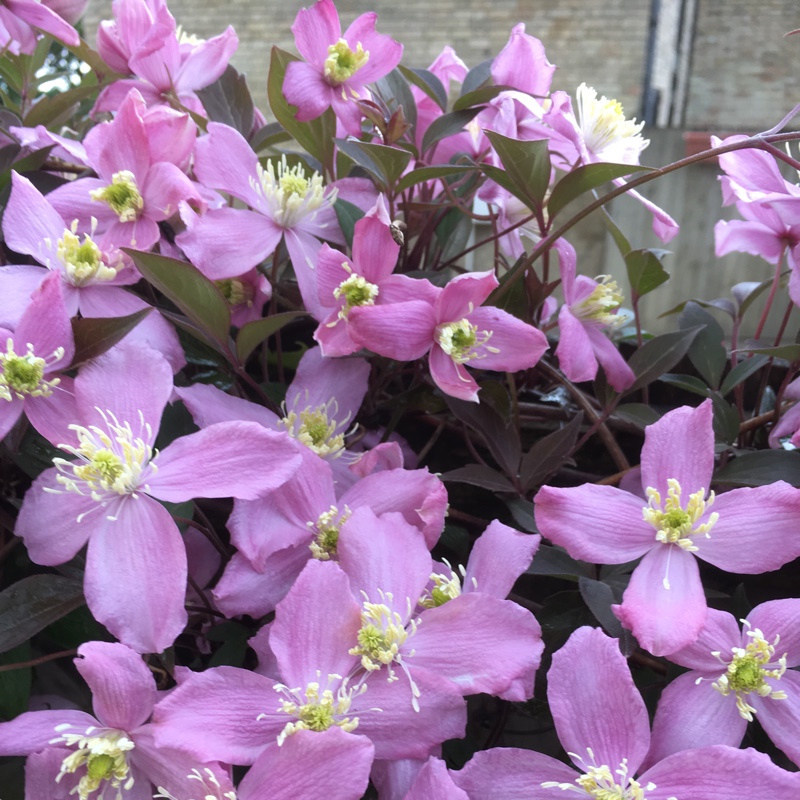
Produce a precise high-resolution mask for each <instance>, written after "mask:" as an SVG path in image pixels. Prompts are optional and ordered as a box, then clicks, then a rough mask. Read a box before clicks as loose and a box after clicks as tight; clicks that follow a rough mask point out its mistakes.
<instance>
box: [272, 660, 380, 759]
mask: <svg viewBox="0 0 800 800" xmlns="http://www.w3.org/2000/svg"><path fill="white" fill-rule="evenodd" d="M318 676H319V673H318ZM332 683H333V684H336V683H338V684H339V685H338V688H337V689H336V692H335V693H334V691H333V690H332V689H331V688H330V686H331V684H332ZM327 687H328V688H326V689H323V690H322V691H320V684H319V682H317V681H312V682H311V683H309V684H308V685H307V686H306V689H305V691H304V692H303V690H302V689H300V688H299V687H298V688H296V689H290V688H289V687H288V686H285V685H284V684H282V683H278V684H275V686H274V687H273V688H274V689H275V690H276V691H277V692H280V693H281V694H283V695H284V696H285V697H286V699H285V700H281V701H280V703H281V706H280V708H279V709H278V711H281V712H283V713H284V714H289V715H290V716H292V717H294V718H295V719H296V720H297V722H287V723H286V726H285V727H284V729H283V730H282V731H281V733H280V735H279V736H278V744H279V745H281V744H283V743H284V742H285V741H286V737H287V736H291V735H292V734H293V733H295V732H297V731H318V732H319V731H326V730H328V728H330V727H332V726H333V725H336V726H337V727H339V728H341V729H342V730H345V731H347V732H348V733H350V732H352V731H354V730H355V729H356V728H357V727H358V717H353V718H352V719H351V718H350V717H347V716H345V715H346V714H347V712H348V711H349V710H350V704H351V703H352V702H353V698H354V697H357V696H358V695H360V694H363V693H364V692H366V691H367V685H366V683H363V682H359V683H358V685H356V686H355V687H353V688H352V689H349V688H348V686H347V678H342V676H341V675H335V674H331V675H328V684H327ZM301 692H302V694H301Z"/></svg>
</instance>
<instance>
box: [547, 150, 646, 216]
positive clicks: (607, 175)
mask: <svg viewBox="0 0 800 800" xmlns="http://www.w3.org/2000/svg"><path fill="white" fill-rule="evenodd" d="M644 170H648V171H649V170H650V167H643V166H640V165H639V164H606V163H602V164H584V165H583V166H582V167H576V168H575V169H573V170H572V171H571V172H568V173H567V174H566V175H565V176H564V177H563V178H562V179H561V180H560V181H559V182H558V183H557V184H556V185H555V186H554V187H553V192H552V194H551V195H550V200H549V201H548V203H547V211H548V213H549V215H550V219H553V218H554V217H555V216H556V215H557V214H558V213H559V212H560V211H562V210H563V209H564V206H566V205H568V204H569V203H571V202H572V201H573V200H575V199H576V198H578V197H580V196H581V195H582V194H585V193H586V192H590V191H591V190H592V189H596V188H597V187H598V186H602V185H603V184H604V183H607V182H608V181H613V180H615V179H616V178H622V177H624V176H625V175H630V174H632V173H634V172H642V171H644Z"/></svg>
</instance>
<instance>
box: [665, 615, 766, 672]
mask: <svg viewBox="0 0 800 800" xmlns="http://www.w3.org/2000/svg"><path fill="white" fill-rule="evenodd" d="M754 627H758V626H754ZM767 639H768V640H769V641H772V638H771V637H769V636H768V637H767ZM741 640H742V632H741V630H740V628H739V623H738V622H736V620H735V619H734V617H733V615H732V614H729V613H728V612H727V611H718V610H717V609H716V608H709V609H708V615H707V616H706V621H705V624H704V625H703V629H702V630H701V631H700V635H699V636H698V637H697V640H696V641H694V642H692V643H691V644H689V645H687V646H686V647H683V648H681V649H680V650H677V651H676V652H674V653H670V654H669V660H670V661H672V662H673V663H675V664H680V665H681V666H682V667H688V668H689V669H693V670H699V671H700V672H702V673H703V674H704V675H709V674H711V675H713V674H715V673H718V672H720V670H721V669H722V668H723V663H722V662H721V661H720V660H719V659H718V658H717V657H716V656H714V655H712V654H713V653H714V652H718V653H724V654H729V653H730V652H731V648H732V647H739V646H740V645H741ZM695 677H696V676H695Z"/></svg>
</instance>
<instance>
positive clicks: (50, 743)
mask: <svg viewBox="0 0 800 800" xmlns="http://www.w3.org/2000/svg"><path fill="white" fill-rule="evenodd" d="M78 656H79V657H78V658H76V659H75V666H76V667H77V669H78V671H79V672H80V673H81V675H82V676H83V678H84V680H85V681H86V683H87V684H88V685H89V688H90V689H91V690H92V695H93V696H92V705H93V709H94V716H92V715H91V714H87V713H86V712H84V711H77V710H72V709H63V710H52V711H51V710H48V711H30V712H27V713H25V714H21V715H20V716H19V717H17V718H16V719H13V720H11V722H5V723H0V755H3V756H5V755H29V756H30V758H29V760H28V765H27V770H26V775H27V780H26V793H25V797H26V798H28V800H53V799H54V798H56V797H58V798H60V797H73V796H77V795H79V794H80V796H82V797H93V798H94V797H106V798H111V797H114V798H121V799H122V800H141V799H142V798H150V797H152V796H153V793H154V791H155V789H156V787H164V788H165V789H166V790H167V791H169V792H171V793H173V794H174V795H176V796H177V797H180V798H184V797H194V796H196V792H197V783H196V782H195V781H193V780H192V779H191V778H190V777H189V776H190V775H191V773H192V771H193V770H194V769H196V768H197V767H199V766H202V768H203V771H204V772H205V773H206V775H210V776H213V778H214V780H215V781H216V782H217V784H218V786H219V787H220V788H221V789H223V790H226V791H230V790H231V789H232V788H233V787H232V786H231V783H230V780H229V779H228V777H227V772H226V770H225V769H223V768H222V767H221V766H220V765H219V764H217V763H214V762H212V761H205V762H204V763H203V764H202V765H201V764H200V763H198V761H197V760H196V759H194V758H192V757H191V756H188V755H186V754H185V753H182V752H181V751H179V750H176V749H172V748H166V747H161V746H158V747H157V746H156V744H155V742H154V741H153V725H151V724H149V723H148V720H149V719H150V715H151V713H152V711H153V706H154V705H155V702H156V699H157V696H158V693H157V691H156V686H155V682H154V680H153V674H152V673H151V672H150V670H149V669H148V667H147V665H146V664H145V663H144V661H143V660H142V658H141V656H139V655H137V654H136V653H135V652H134V651H133V650H131V649H129V648H128V647H125V645H122V644H111V643H108V642H87V643H85V644H82V645H81V646H80V647H79V648H78ZM108 757H110V758H111V759H113V762H112V763H110V764H109V763H108V762H107V761H106V759H107V758H108ZM60 792H63V795H62V794H61V793H60ZM95 792H99V795H97V794H95Z"/></svg>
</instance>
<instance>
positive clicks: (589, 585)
mask: <svg viewBox="0 0 800 800" xmlns="http://www.w3.org/2000/svg"><path fill="white" fill-rule="evenodd" d="M578 588H579V589H580V592H581V597H582V598H583V602H584V603H586V605H587V606H589V610H590V611H591V612H592V614H594V616H595V618H596V619H597V621H598V622H599V623H600V624H601V625H602V626H603V628H605V631H606V633H607V634H608V635H609V636H613V637H614V638H615V639H618V638H620V637H621V636H622V634H623V627H622V623H621V622H620V621H619V619H618V618H617V616H616V614H614V612H613V611H612V610H611V606H612V605H614V604H615V603H619V602H620V600H621V599H622V598H621V597H616V596H615V595H614V590H613V589H612V588H611V587H610V586H609V585H608V584H607V583H603V582H602V581H596V580H593V579H592V578H587V577H586V576H585V575H581V576H580V577H579V578H578Z"/></svg>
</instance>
